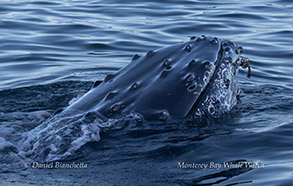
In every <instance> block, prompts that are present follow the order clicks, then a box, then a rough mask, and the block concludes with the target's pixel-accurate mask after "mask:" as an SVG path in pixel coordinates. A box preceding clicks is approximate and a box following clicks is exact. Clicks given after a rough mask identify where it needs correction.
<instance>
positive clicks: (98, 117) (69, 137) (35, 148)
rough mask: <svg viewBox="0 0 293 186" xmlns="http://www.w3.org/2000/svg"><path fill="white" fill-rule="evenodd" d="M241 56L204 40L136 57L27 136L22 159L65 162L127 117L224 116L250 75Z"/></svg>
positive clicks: (234, 49)
mask: <svg viewBox="0 0 293 186" xmlns="http://www.w3.org/2000/svg"><path fill="white" fill-rule="evenodd" d="M241 53H242V48H241V47H237V46H236V45H235V44H234V43H233V42H231V41H228V40H224V41H221V40H219V39H217V38H208V37H206V36H202V37H199V38H197V37H192V38H191V40H190V41H188V42H186V43H181V44H177V45H174V46H170V47H167V48H163V49H160V50H157V51H155V52H152V51H150V52H148V53H147V54H146V55H145V56H141V57H140V56H138V55H135V56H134V57H133V60H132V61H131V63H130V64H129V65H127V66H126V67H124V68H123V69H121V70H120V71H119V72H117V73H116V74H114V75H108V76H107V77H106V78H105V80H104V81H103V82H96V83H95V85H94V87H93V88H92V89H91V90H90V91H89V92H88V93H86V94H85V95H84V96H83V97H81V98H80V99H79V100H77V101H76V102H75V103H73V104H71V105H70V106H69V107H67V108H66V109H65V110H64V111H62V112H61V113H56V114H55V115H53V116H52V117H50V118H49V119H48V120H46V121H45V122H44V123H42V124H41V125H39V126H38V127H36V128H34V129H33V130H32V131H29V132H28V133H27V134H26V137H24V139H23V141H22V145H21V146H22V148H23V149H21V153H19V154H21V155H22V156H24V157H26V158H31V159H32V160H38V161H55V160H59V159H63V158H65V159H66V158H67V157H68V156H69V157H70V156H72V155H74V154H75V151H76V150H78V149H79V148H80V147H81V146H82V145H84V144H86V143H88V142H93V141H99V139H100V135H99V132H100V130H101V128H103V127H107V126H113V125H114V124H115V122H116V121H119V119H123V118H127V117H128V116H131V117H132V118H134V119H135V121H137V120H136V119H138V120H139V121H140V120H141V118H144V119H145V120H163V121H164V120H167V119H168V117H170V118H192V119H197V118H207V117H208V118H209V117H218V116H221V115H222V114H223V113H225V112H228V111H230V110H231V109H232V108H233V106H235V104H236V103H237V95H238V88H237V73H238V67H239V66H241V67H243V68H248V69H249V71H250V68H249V62H248V59H247V58H243V57H241V56H240V54H241ZM248 76H250V73H249V74H248Z"/></svg>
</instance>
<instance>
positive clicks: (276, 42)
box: [0, 0, 293, 186]
mask: <svg viewBox="0 0 293 186" xmlns="http://www.w3.org/2000/svg"><path fill="white" fill-rule="evenodd" d="M202 34H205V35H209V36H217V37H218V38H223V39H229V40H232V41H234V42H235V43H237V44H238V45H241V46H243V47H244V55H245V56H246V57H248V58H249V59H250V62H251V66H252V77H251V79H250V80H248V79H247V78H246V73H247V72H246V71H245V70H241V71H240V74H239V77H238V79H239V86H240V87H241V89H242V93H241V97H240V98H241V103H239V104H238V105H237V106H236V107H235V108H234V109H233V110H232V112H231V113H230V114H229V115H228V116H227V117H225V118H221V119H217V120H211V121H207V122H204V123H198V122H196V121H194V122H188V123H186V122H171V123H142V124H136V123H133V122H131V121H130V122H129V121H123V122H118V123H116V125H115V126H111V127H105V128H103V129H102V130H101V132H100V140H99V141H89V142H88V143H86V144H85V145H83V146H82V147H81V148H79V149H78V150H77V151H76V152H75V154H74V155H73V157H72V158H71V159H63V160H62V161H66V162H69V163H71V162H73V161H74V162H82V163H86V164H87V165H88V167H87V168H85V169H34V168H28V169H24V167H19V164H21V165H23V162H26V161H27V160H26V159H21V160H20V159H19V155H18V154H19V149H20V148H21V145H20V144H19V143H18V142H19V141H21V139H22V138H23V134H24V133H27V132H29V131H30V130H32V129H34V128H35V127H36V126H38V125H41V123H42V122H44V121H45V120H46V119H47V118H48V117H49V116H50V115H52V114H53V113H54V112H55V111H56V110H58V109H61V108H65V107H66V106H67V105H68V104H69V102H70V101H72V99H76V98H78V97H80V96H81V95H83V94H84V93H85V92H87V91H88V90H89V89H90V87H91V86H92V83H93V82H94V81H96V80H102V79H103V78H104V77H105V76H106V75H107V74H112V73H115V72H117V71H118V70H119V69H120V68H122V67H124V66H126V65H127V64H128V63H129V62H130V60H131V58H132V56H133V55H134V54H140V55H143V54H144V53H145V52H147V51H148V50H156V49H158V48H162V47H165V46H169V45H172V44H176V43H179V42H183V41H187V40H189V38H190V36H193V35H195V36H200V35H202ZM292 43H293V3H292V1H291V0H268V1H260V0H258V1H237V0H230V1H228V0H223V1H213V0H202V1H196V0H183V1H173V0H165V1H146V0H133V1H130V0H129V1H119V0H108V1H99V0H88V1H84V0H60V1H51V0H30V1H24V0H10V1H8V0H2V1H1V5H0V157H1V158H0V162H1V172H4V173H3V174H1V175H0V183H2V184H4V185H7V184H8V183H9V184H15V185H20V184H36V185H40V184H44V185H48V184H51V185H61V184H63V185H282V186H287V185H288V186H289V185H292V184H293V159H292V158H293V135H292V134H293V115H292V113H293V112H292V110H293V99H292V98H293V96H292V95H293V94H292V92H293V91H292V90H293V78H292V72H293V63H292V59H293V50H292V47H293V44H292ZM182 162H185V163H189V164H192V163H195V164H208V165H210V163H211V162H212V163H218V164H220V165H222V167H218V168H215V167H208V168H206V169H204V168H180V167H178V163H182ZM224 162H233V163H235V164H236V163H237V162H242V163H243V162H246V163H248V162H253V163H258V164H259V165H262V166H260V167H257V168H247V167H242V168H231V167H230V168H227V167H223V165H224ZM48 175H50V176H48ZM2 184H1V185H2Z"/></svg>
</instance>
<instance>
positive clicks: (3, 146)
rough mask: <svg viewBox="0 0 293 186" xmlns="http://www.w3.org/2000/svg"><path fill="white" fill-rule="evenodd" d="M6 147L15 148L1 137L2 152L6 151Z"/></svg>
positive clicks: (0, 147)
mask: <svg viewBox="0 0 293 186" xmlns="http://www.w3.org/2000/svg"><path fill="white" fill-rule="evenodd" d="M6 147H14V145H13V144H12V143H10V142H8V141H6V140H5V139H4V138H2V137H0V150H4V149H5V148H6Z"/></svg>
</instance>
